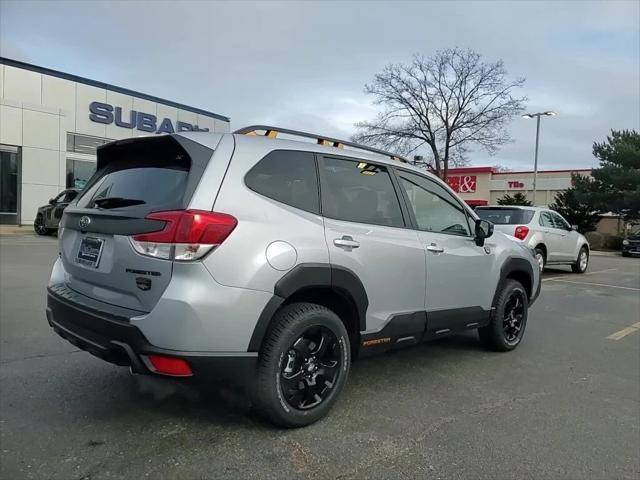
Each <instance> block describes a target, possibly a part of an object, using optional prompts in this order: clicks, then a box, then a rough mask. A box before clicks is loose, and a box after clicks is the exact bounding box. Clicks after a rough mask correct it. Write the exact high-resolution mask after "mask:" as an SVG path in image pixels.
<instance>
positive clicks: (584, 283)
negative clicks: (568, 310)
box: [547, 277, 640, 292]
mask: <svg viewBox="0 0 640 480" xmlns="http://www.w3.org/2000/svg"><path fill="white" fill-rule="evenodd" d="M547 280H555V281H556V282H562V283H573V284H574V285H593V286H595V287H607V288H619V289H621V290H632V291H634V292H640V288H633V287H621V286H619V285H608V284H606V283H591V282H572V281H571V280H564V279H562V278H558V277H555V278H548V279H547Z"/></svg>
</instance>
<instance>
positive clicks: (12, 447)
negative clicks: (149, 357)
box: [0, 236, 640, 480]
mask: <svg viewBox="0 0 640 480" xmlns="http://www.w3.org/2000/svg"><path fill="white" fill-rule="evenodd" d="M56 252H57V249H56V243H55V239H46V238H36V237H32V236H25V237H4V238H0V342H1V343H0V449H1V451H0V477H2V478H3V479H12V480H13V479H20V478H60V479H103V478H108V479H113V478H147V477H148V478H154V479H161V478H180V479H204V478H260V479H264V478H285V477H286V478H322V479H324V478H340V479H352V478H380V479H391V478H429V479H430V478H434V479H437V478H487V479H507V478H509V479H510V478H514V479H516V478H517V479H524V478H536V479H539V478H549V479H560V478H572V479H573V478H580V479H585V478H589V479H604V478H612V479H613V478H616V479H619V478H630V479H631V478H634V479H637V478H638V477H639V476H640V323H639V322H640V259H638V258H633V259H627V258H622V257H618V256H595V255H594V256H592V258H591V264H590V267H589V272H588V274H586V275H576V274H573V273H571V272H570V270H569V269H568V268H566V269H564V268H563V269H558V270H555V271H547V272H546V273H545V279H544V284H543V288H542V293H541V297H540V299H539V300H538V301H537V303H536V304H535V305H534V306H533V308H532V310H531V312H530V317H529V323H528V325H527V332H526V335H525V339H524V342H523V344H521V345H520V347H519V348H518V349H517V350H516V351H514V352H512V353H507V354H497V353H490V352H486V351H484V350H483V349H482V348H481V347H480V346H479V344H478V342H477V340H476V336H475V334H471V333H469V334H468V335H462V336H457V337H452V338H449V339H444V340H441V341H438V342H435V343H428V344H424V345H422V346H419V347H415V348H412V349H408V350H403V351H400V352H396V353H393V354H388V355H385V356H382V357H376V358H371V359H366V360H362V361H358V362H356V363H355V364H354V365H353V368H352V373H351V377H350V379H349V384H348V385H347V388H346V390H345V392H344V394H343V397H342V399H341V400H340V401H339V402H338V404H337V405H336V408H335V409H334V410H333V412H332V413H331V415H330V416H329V417H328V418H327V419H325V420H324V421H322V422H320V423H318V424H316V425H313V426H311V427H308V428H305V429H300V430H289V431H285V430H277V429H274V428H273V427H271V426H270V425H268V424H266V423H264V422H263V421H262V420H261V419H259V418H257V417H255V416H254V415H253V414H252V413H251V411H250V410H249V409H248V404H247V402H246V401H245V400H243V398H242V397H241V396H239V395H238V394H237V393H236V392H234V391H232V390H231V391H227V390H219V391H207V392H201V391H195V390H191V389H187V388H185V387H182V386H179V385H178V386H177V385H175V384H172V383H168V382H161V381H152V379H146V378H138V377H135V376H132V375H130V374H129V372H128V370H127V369H126V368H121V367H116V366H112V365H109V364H106V363H104V362H102V361H101V360H98V359H96V358H94V357H92V356H91V355H89V354H87V353H84V352H81V351H78V350H77V349H76V348H75V347H73V346H72V345H70V344H68V343H66V342H65V341H63V340H62V339H61V338H59V337H58V336H57V335H55V334H54V333H53V332H52V331H51V330H50V328H49V327H48V325H47V322H46V320H45V316H44V308H45V300H46V298H45V285H46V282H47V280H48V275H49V271H50V267H51V265H52V264H53V261H54V258H55V255H56ZM634 325H635V326H634Z"/></svg>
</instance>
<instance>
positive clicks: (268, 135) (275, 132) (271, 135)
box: [264, 130, 278, 138]
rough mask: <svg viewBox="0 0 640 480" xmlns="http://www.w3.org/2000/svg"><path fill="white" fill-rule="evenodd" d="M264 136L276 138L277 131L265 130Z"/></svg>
mask: <svg viewBox="0 0 640 480" xmlns="http://www.w3.org/2000/svg"><path fill="white" fill-rule="evenodd" d="M264 136H265V137H269V138H276V137H277V136H278V131H277V130H267V131H266V132H264Z"/></svg>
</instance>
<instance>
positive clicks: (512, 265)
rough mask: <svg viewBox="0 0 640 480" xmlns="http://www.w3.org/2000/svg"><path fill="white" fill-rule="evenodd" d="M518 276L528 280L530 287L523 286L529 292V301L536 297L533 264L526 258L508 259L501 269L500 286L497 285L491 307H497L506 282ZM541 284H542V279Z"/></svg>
mask: <svg viewBox="0 0 640 480" xmlns="http://www.w3.org/2000/svg"><path fill="white" fill-rule="evenodd" d="M518 275H524V276H525V278H527V279H528V285H523V287H524V288H525V290H526V291H527V296H528V297H529V299H531V298H532V297H534V295H535V292H534V291H533V287H534V285H533V279H534V275H533V267H532V265H531V262H529V261H528V260H526V259H524V258H519V257H508V258H507V259H506V260H505V262H504V263H503V264H502V266H501V267H500V279H499V281H498V284H497V285H496V291H495V293H494V295H493V301H492V302H491V306H492V307H493V308H495V307H496V301H497V299H498V295H499V294H500V288H501V286H502V284H503V283H504V281H505V280H506V279H507V278H509V277H511V278H513V277H517V276H518ZM539 282H540V283H542V279H540V280H539Z"/></svg>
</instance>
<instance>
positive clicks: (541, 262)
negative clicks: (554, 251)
mask: <svg viewBox="0 0 640 480" xmlns="http://www.w3.org/2000/svg"><path fill="white" fill-rule="evenodd" d="M536 260H537V261H538V266H539V267H540V271H543V270H544V266H545V264H546V263H547V256H546V254H545V253H544V250H543V249H541V248H540V247H536Z"/></svg>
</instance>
